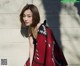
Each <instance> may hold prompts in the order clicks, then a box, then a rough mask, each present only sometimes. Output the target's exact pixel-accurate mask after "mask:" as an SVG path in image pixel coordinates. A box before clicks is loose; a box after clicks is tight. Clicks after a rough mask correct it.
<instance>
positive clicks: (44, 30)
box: [38, 24, 47, 35]
mask: <svg viewBox="0 0 80 66" xmlns="http://www.w3.org/2000/svg"><path fill="white" fill-rule="evenodd" d="M38 33H39V34H43V35H47V33H46V26H45V25H44V24H41V26H40V27H39V29H38Z"/></svg>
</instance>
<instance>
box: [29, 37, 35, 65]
mask: <svg viewBox="0 0 80 66" xmlns="http://www.w3.org/2000/svg"><path fill="white" fill-rule="evenodd" d="M33 54H34V44H33V39H32V37H29V56H30V66H32V60H33Z"/></svg>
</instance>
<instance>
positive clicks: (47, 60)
mask: <svg viewBox="0 0 80 66" xmlns="http://www.w3.org/2000/svg"><path fill="white" fill-rule="evenodd" d="M20 21H21V28H24V29H25V30H27V31H28V33H27V32H24V30H22V29H21V32H22V35H23V36H26V35H27V37H28V39H29V56H30V57H29V59H28V60H27V62H26V63H25V65H24V66H59V65H61V66H66V65H67V62H66V60H65V58H64V56H63V54H62V51H61V49H60V48H59V46H58V44H57V42H56V41H55V39H54V36H53V34H52V31H51V29H50V28H49V27H47V26H46V25H45V22H44V23H42V24H41V23H40V15H39V11H38V9H37V7H36V6H35V5H33V4H27V5H26V6H24V8H23V9H22V11H21V14H20ZM55 48H58V49H57V50H56V51H55ZM53 50H54V51H53ZM57 54H58V55H57Z"/></svg>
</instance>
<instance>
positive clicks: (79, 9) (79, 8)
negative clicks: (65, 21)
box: [74, 2, 80, 16]
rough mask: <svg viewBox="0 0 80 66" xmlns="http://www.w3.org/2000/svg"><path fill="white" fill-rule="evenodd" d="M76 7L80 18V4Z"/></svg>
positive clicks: (75, 4)
mask: <svg viewBox="0 0 80 66" xmlns="http://www.w3.org/2000/svg"><path fill="white" fill-rule="evenodd" d="M74 6H75V7H77V10H78V14H79V16H80V2H76V3H74Z"/></svg>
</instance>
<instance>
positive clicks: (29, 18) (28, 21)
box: [23, 9, 32, 26]
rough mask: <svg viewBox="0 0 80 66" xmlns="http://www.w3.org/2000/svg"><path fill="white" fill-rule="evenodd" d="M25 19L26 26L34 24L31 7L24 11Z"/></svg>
mask: <svg viewBox="0 0 80 66" xmlns="http://www.w3.org/2000/svg"><path fill="white" fill-rule="evenodd" d="M23 21H24V23H25V25H26V26H30V25H31V24H32V12H31V10H30V9H28V10H25V11H24V13H23Z"/></svg>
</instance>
